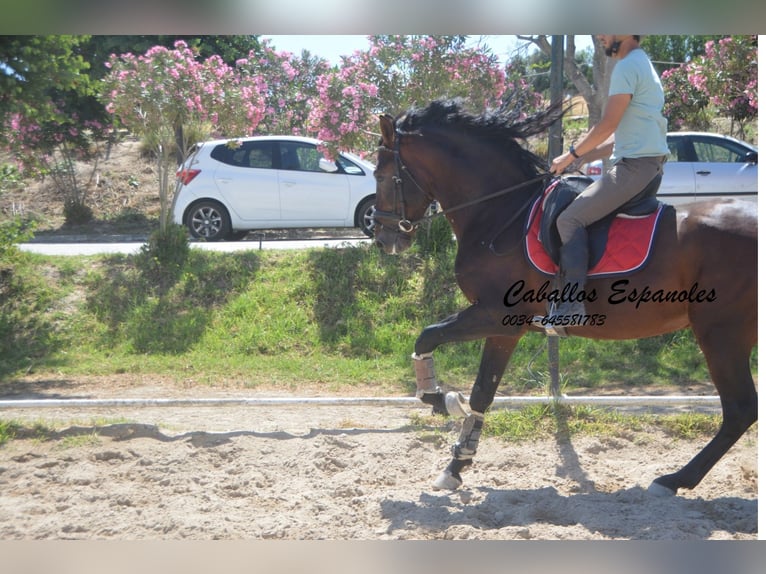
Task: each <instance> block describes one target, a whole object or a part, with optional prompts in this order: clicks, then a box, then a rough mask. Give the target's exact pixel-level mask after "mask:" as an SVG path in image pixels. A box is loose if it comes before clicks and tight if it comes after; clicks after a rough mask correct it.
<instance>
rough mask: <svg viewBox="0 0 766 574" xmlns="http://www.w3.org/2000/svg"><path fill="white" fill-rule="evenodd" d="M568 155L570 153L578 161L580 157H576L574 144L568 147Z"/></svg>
mask: <svg viewBox="0 0 766 574" xmlns="http://www.w3.org/2000/svg"><path fill="white" fill-rule="evenodd" d="M569 153H571V154H572V157H574V158H575V159H580V156H579V155H577V152H575V146H574V144H572V145H570V146H569Z"/></svg>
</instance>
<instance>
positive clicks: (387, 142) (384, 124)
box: [380, 114, 396, 148]
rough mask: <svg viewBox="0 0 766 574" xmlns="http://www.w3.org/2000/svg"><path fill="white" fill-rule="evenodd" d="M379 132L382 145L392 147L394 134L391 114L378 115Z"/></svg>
mask: <svg viewBox="0 0 766 574" xmlns="http://www.w3.org/2000/svg"><path fill="white" fill-rule="evenodd" d="M380 133H382V134H383V137H382V140H383V145H384V146H385V147H387V148H393V147H394V139H395V134H396V130H395V129H394V118H393V116H391V115H389V114H384V115H382V116H380Z"/></svg>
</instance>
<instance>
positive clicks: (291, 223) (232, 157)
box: [172, 136, 375, 241]
mask: <svg viewBox="0 0 766 574" xmlns="http://www.w3.org/2000/svg"><path fill="white" fill-rule="evenodd" d="M320 145H321V142H320V141H319V140H316V139H313V138H307V137H298V136H256V137H247V138H240V139H235V140H230V139H221V140H212V141H206V142H202V143H198V144H196V146H195V148H194V150H193V151H192V153H191V154H190V155H189V157H188V158H187V159H186V161H185V162H184V163H183V165H182V166H181V167H180V168H179V169H178V171H177V172H176V179H177V180H178V182H179V185H178V188H177V191H176V194H175V197H174V198H173V207H172V213H173V220H174V221H175V222H176V223H178V224H180V225H185V226H186V227H187V228H188V229H189V232H190V233H191V235H192V237H194V238H196V239H204V240H207V241H221V240H229V241H231V240H237V239H241V238H242V237H244V236H245V235H247V233H248V232H249V231H251V230H256V229H284V228H299V227H300V228H312V227H358V228H359V229H361V230H362V231H363V232H364V233H365V234H366V235H367V236H368V237H371V236H372V234H373V227H374V224H373V221H372V212H373V210H374V205H375V178H374V177H373V171H374V169H375V167H374V166H373V165H372V164H371V163H369V162H367V161H365V160H363V159H362V158H360V157H358V156H356V155H354V154H351V153H345V152H343V153H341V154H339V156H338V157H337V159H336V160H335V161H330V160H327V159H325V157H324V156H323V154H322V152H321V151H320V150H319V149H318V146H320Z"/></svg>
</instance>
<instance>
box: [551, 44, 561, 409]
mask: <svg viewBox="0 0 766 574" xmlns="http://www.w3.org/2000/svg"><path fill="white" fill-rule="evenodd" d="M563 99H564V36H553V38H551V103H552V104H555V105H558V106H559V108H560V107H561V105H562V100H563ZM563 149H564V128H563V124H562V121H561V120H559V121H557V122H556V123H555V124H553V125H552V126H551V127H550V130H549V131H548V163H551V161H552V160H553V158H555V157H557V156H559V155H561V153H562V152H563ZM548 373H549V375H550V379H551V380H550V391H551V394H552V395H553V396H554V397H557V396H559V395H560V394H561V390H560V385H559V339H558V337H550V336H549V337H548Z"/></svg>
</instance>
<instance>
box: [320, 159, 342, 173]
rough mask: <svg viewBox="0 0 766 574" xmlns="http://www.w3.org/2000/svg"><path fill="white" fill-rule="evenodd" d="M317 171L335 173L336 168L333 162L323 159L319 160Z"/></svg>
mask: <svg viewBox="0 0 766 574" xmlns="http://www.w3.org/2000/svg"><path fill="white" fill-rule="evenodd" d="M319 169H321V170H322V171H326V172H327V173H335V172H336V171H338V166H337V165H336V164H335V162H334V161H331V160H329V159H327V158H325V157H323V158H320V159H319Z"/></svg>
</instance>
